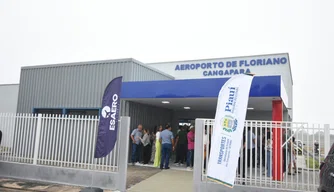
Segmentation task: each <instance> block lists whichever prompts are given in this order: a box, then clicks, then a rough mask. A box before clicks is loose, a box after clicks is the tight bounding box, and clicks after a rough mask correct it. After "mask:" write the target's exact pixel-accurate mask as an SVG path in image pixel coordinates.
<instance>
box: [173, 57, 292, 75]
mask: <svg viewBox="0 0 334 192" xmlns="http://www.w3.org/2000/svg"><path fill="white" fill-rule="evenodd" d="M287 63H288V58H287V57H272V58H261V59H254V58H252V59H239V60H230V61H226V60H225V61H216V62H202V63H187V64H177V65H176V66H175V71H196V70H201V71H203V72H202V74H203V76H205V77H208V76H230V75H238V74H244V73H251V72H252V71H251V69H254V68H255V67H260V66H272V65H285V64H287Z"/></svg>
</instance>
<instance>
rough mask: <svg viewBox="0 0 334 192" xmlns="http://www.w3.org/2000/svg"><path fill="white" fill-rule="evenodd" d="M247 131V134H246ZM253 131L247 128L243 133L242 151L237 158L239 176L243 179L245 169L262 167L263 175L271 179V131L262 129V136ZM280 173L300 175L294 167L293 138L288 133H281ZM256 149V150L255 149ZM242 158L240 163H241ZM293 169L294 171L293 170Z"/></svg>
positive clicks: (295, 166) (294, 151) (284, 131)
mask: <svg viewBox="0 0 334 192" xmlns="http://www.w3.org/2000/svg"><path fill="white" fill-rule="evenodd" d="M246 131H247V133H246ZM254 132H255V130H253V129H252V128H250V127H248V128H247V129H246V128H245V131H244V133H243V139H242V141H243V143H242V150H241V151H240V158H239V168H238V172H239V174H240V175H241V176H242V177H243V178H245V172H246V171H245V169H246V168H249V167H252V168H255V167H256V166H257V167H258V168H259V167H260V166H263V167H264V169H263V172H264V173H263V175H266V176H267V177H269V178H272V177H273V130H272V129H264V130H263V131H262V133H263V134H262V135H258V136H256V135H255V134H254ZM282 144H284V145H283V147H282V149H283V150H282V156H283V157H282V160H283V161H282V169H283V170H282V171H283V173H286V172H287V174H288V175H295V174H297V173H300V172H298V171H297V165H296V153H297V152H296V149H295V137H294V136H291V134H289V132H288V131H286V130H283V132H282ZM256 148H257V149H256ZM241 158H242V162H241ZM293 168H294V169H293Z"/></svg>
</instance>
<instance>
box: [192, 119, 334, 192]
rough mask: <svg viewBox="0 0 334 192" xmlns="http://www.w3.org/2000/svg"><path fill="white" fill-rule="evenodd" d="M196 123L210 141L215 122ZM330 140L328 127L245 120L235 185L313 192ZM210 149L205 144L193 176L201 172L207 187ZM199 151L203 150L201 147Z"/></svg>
mask: <svg viewBox="0 0 334 192" xmlns="http://www.w3.org/2000/svg"><path fill="white" fill-rule="evenodd" d="M197 122H201V124H203V125H200V126H199V125H196V131H200V132H201V134H202V135H203V134H205V133H206V137H207V138H206V140H207V141H210V138H211V134H210V133H211V131H210V130H212V129H213V123H214V120H212V119H203V120H202V121H197ZM199 127H202V130H199V129H198V128H199ZM332 132H333V133H332ZM330 133H332V135H331V134H330ZM277 137H280V138H281V139H280V140H279V139H277ZM332 137H333V139H334V130H331V129H330V128H329V125H320V124H308V123H297V122H272V121H246V123H245V131H244V136H243V138H244V139H243V141H240V142H242V148H241V149H240V158H239V166H238V169H237V174H236V175H237V176H236V185H241V186H242V185H245V186H254V187H260V188H270V189H278V190H298V191H316V190H317V188H318V187H319V171H320V170H319V166H320V163H321V162H322V161H323V159H324V157H325V156H326V155H327V153H328V151H329V150H330V146H329V144H330V143H332V142H333V141H331V138H332ZM203 140H204V139H203ZM197 141H198V140H197ZM201 141H202V140H201ZM293 141H294V142H293ZM315 141H317V142H319V150H316V149H315V148H314V142H315ZM202 142H203V141H202ZM203 144H204V143H203ZM203 146H204V145H203ZM209 147H210V144H207V145H206V149H205V150H206V151H207V153H206V156H205V157H203V158H202V166H201V170H199V171H198V172H197V171H196V172H195V173H194V174H196V173H201V182H202V183H203V184H204V185H205V186H206V187H207V186H209V185H207V184H208V183H210V181H209V180H208V179H207V177H206V173H205V169H204V167H207V166H208V165H207V164H208V162H209V161H210V159H209V152H210V151H209ZM277 149H279V150H277ZM201 150H202V151H204V148H202V149H201ZM318 151H319V153H318ZM196 153H201V154H203V156H204V154H205V153H202V152H201V151H198V150H197V149H196V151H195V155H196ZM204 159H207V161H204ZM204 163H206V165H204ZM222 174H223V173H222ZM194 177H196V176H194ZM206 190H210V189H209V188H206Z"/></svg>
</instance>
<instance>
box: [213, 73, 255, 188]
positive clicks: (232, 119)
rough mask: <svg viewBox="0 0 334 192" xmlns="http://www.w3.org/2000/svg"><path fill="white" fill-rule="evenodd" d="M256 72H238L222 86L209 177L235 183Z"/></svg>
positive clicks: (227, 183)
mask: <svg viewBox="0 0 334 192" xmlns="http://www.w3.org/2000/svg"><path fill="white" fill-rule="evenodd" d="M252 81H253V75H245V74H242V75H235V76H233V77H231V78H230V79H229V80H228V81H227V82H226V83H225V84H224V85H223V87H222V88H221V90H220V92H219V96H218V102H217V109H216V117H215V122H214V127H213V135H212V139H211V142H212V143H211V152H210V159H209V164H208V169H207V176H208V179H209V180H211V181H214V182H217V183H220V184H223V185H225V186H228V187H230V188H233V186H234V180H235V177H236V169H237V168H238V159H239V156H240V154H239V151H240V147H241V140H242V134H243V130H244V124H245V119H246V113H247V105H248V99H249V92H250V88H251V84H252Z"/></svg>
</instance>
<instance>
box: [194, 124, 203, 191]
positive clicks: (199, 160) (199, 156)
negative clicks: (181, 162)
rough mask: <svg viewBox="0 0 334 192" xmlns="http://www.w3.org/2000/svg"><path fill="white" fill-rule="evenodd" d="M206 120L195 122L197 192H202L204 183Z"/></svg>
mask: <svg viewBox="0 0 334 192" xmlns="http://www.w3.org/2000/svg"><path fill="white" fill-rule="evenodd" d="M204 122H205V121H204V119H196V120H195V152H194V153H195V154H194V167H193V168H194V170H193V171H194V172H193V182H194V183H193V187H194V190H193V191H195V192H200V191H201V183H202V173H203V171H202V168H203V167H202V165H203V160H204V151H203V129H204Z"/></svg>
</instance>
